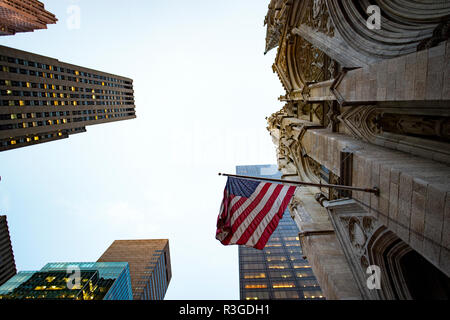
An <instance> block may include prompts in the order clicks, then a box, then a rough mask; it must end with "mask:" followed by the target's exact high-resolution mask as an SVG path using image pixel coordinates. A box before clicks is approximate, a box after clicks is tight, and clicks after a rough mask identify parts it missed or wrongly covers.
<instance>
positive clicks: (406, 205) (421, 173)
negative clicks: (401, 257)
mask: <svg viewBox="0 0 450 320" xmlns="http://www.w3.org/2000/svg"><path fill="white" fill-rule="evenodd" d="M303 145H304V147H305V151H306V152H307V154H308V155H309V156H310V157H312V158H313V159H314V160H316V161H318V162H320V163H322V164H323V165H324V166H326V167H327V168H328V169H330V170H332V171H333V172H334V173H336V174H338V173H339V168H340V163H339V161H340V158H339V152H340V151H342V150H344V149H346V150H347V152H348V151H349V150H352V151H353V179H352V180H353V185H354V186H358V187H374V186H378V187H379V188H380V196H379V197H377V196H375V195H373V194H369V193H362V192H353V198H354V199H355V200H357V201H359V202H360V203H361V204H362V205H363V206H365V207H366V208H367V209H368V211H369V212H370V213H371V214H372V215H373V216H375V217H376V218H378V219H380V221H383V223H384V224H385V225H386V226H387V227H388V228H389V229H390V230H391V231H393V232H394V233H396V234H397V235H398V236H399V237H400V238H401V239H402V240H403V241H405V242H406V243H408V244H409V245H410V246H411V247H412V248H413V249H414V250H416V251H417V252H419V253H420V254H422V255H423V256H424V257H425V258H426V259H427V260H429V261H430V262H431V263H432V264H434V265H435V266H436V267H438V268H439V269H440V270H441V271H443V272H444V273H445V274H447V275H450V252H449V248H450V182H449V178H450V167H448V166H446V165H444V164H440V163H438V162H435V161H433V160H428V159H422V158H419V157H414V156H411V155H409V154H406V153H403V152H401V151H394V150H389V149H387V148H383V147H379V146H374V145H371V144H368V143H365V142H362V141H358V140H355V139H353V138H351V137H348V136H345V135H343V134H339V133H332V132H329V131H327V130H324V129H311V130H308V131H307V133H306V134H305V135H304V138H303Z"/></svg>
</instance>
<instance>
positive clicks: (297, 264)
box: [293, 262, 311, 269]
mask: <svg viewBox="0 0 450 320" xmlns="http://www.w3.org/2000/svg"><path fill="white" fill-rule="evenodd" d="M293 265H294V269H300V268H311V266H310V265H308V264H307V263H305V262H295V263H294V264H293Z"/></svg>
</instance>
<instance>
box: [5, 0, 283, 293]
mask: <svg viewBox="0 0 450 320" xmlns="http://www.w3.org/2000/svg"><path fill="white" fill-rule="evenodd" d="M43 2H44V3H45V6H46V9H47V10H49V11H51V12H53V13H54V14H56V16H57V17H58V19H59V21H58V23H57V24H56V25H50V26H49V29H48V30H42V31H35V32H34V33H26V34H18V35H15V36H13V37H1V38H0V43H1V44H2V45H5V46H9V47H13V48H17V49H21V50H26V51H30V52H33V53H37V54H41V55H45V56H50V57H53V58H57V59H59V60H61V61H64V62H68V63H72V64H75V65H80V66H84V67H89V68H93V69H97V70H101V71H105V72H109V73H113V74H118V75H122V76H126V77H130V78H132V79H133V80H134V90H135V100H136V111H137V117H138V118H137V119H135V120H129V121H120V122H116V123H111V124H105V125H98V126H92V127H87V132H86V133H82V134H79V135H73V136H71V137H70V138H69V139H65V140H61V141H58V142H51V143H44V144H41V145H38V146H33V147H28V148H21V149H17V150H13V151H8V152H3V153H0V175H1V176H2V181H1V182H0V210H1V211H0V212H1V214H6V215H7V216H8V221H9V227H10V231H11V236H12V242H13V249H14V254H15V257H16V264H17V267H18V269H19V270H35V269H40V268H41V267H43V266H44V264H45V263H47V262H53V261H55V262H56V261H95V260H96V259H97V258H98V257H99V256H100V255H101V253H102V252H103V251H104V250H105V249H106V248H107V247H108V246H109V245H110V244H111V242H112V241H113V240H115V239H149V238H150V239H151V238H168V239H170V250H171V259H172V271H173V278H172V281H171V284H170V286H169V290H168V293H167V295H166V299H239V279H238V255H237V247H235V246H232V247H224V246H222V245H221V244H220V243H219V242H218V241H217V240H215V238H214V236H215V224H216V220H217V215H218V210H219V207H220V202H221V200H222V195H223V188H224V186H225V182H226V181H225V179H224V178H222V177H218V176H217V173H218V172H229V173H233V172H234V171H235V166H236V165H246V164H267V163H275V162H276V158H275V148H274V146H273V144H272V142H271V139H270V136H269V133H268V132H267V130H266V126H267V124H266V121H265V117H266V116H269V115H270V114H272V113H273V112H275V111H277V110H279V109H280V107H281V104H280V102H278V101H277V97H278V96H279V95H280V94H282V92H283V90H282V87H281V85H280V83H279V80H278V79H277V77H276V75H275V74H273V73H272V69H271V65H272V63H273V61H274V57H275V51H276V50H273V51H272V52H270V53H269V54H268V55H267V56H264V55H263V52H264V39H265V29H264V26H263V23H264V17H265V14H266V12H267V6H268V3H269V1H268V0H267V1H265V0H220V1H219V0H191V1H186V0H164V1H154V0H130V1H110V0H95V1H88V0H78V1H75V0H73V1H70V0H44V1H43ZM71 5H77V6H78V7H79V8H80V9H81V25H80V28H79V29H74V30H70V29H69V28H68V25H67V21H68V17H69V15H68V13H67V9H68V8H69V7H70V6H71Z"/></svg>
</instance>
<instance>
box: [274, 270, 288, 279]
mask: <svg viewBox="0 0 450 320" xmlns="http://www.w3.org/2000/svg"><path fill="white" fill-rule="evenodd" d="M270 277H271V278H283V279H287V278H292V277H293V274H292V273H291V272H289V271H271V272H270Z"/></svg>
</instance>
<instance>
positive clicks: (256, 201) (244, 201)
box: [216, 177, 297, 250]
mask: <svg viewBox="0 0 450 320" xmlns="http://www.w3.org/2000/svg"><path fill="white" fill-rule="evenodd" d="M296 189H297V187H290V186H285V185H283V184H275V183H269V182H258V183H255V181H251V180H247V179H240V178H234V177H229V178H228V181H227V186H226V187H225V192H224V199H223V201H222V205H221V208H220V214H219V218H218V221H217V231H216V239H217V240H219V241H220V242H221V243H222V244H223V245H230V244H239V245H245V246H248V247H254V248H257V249H260V250H261V249H263V248H264V246H265V245H266V243H267V241H268V240H269V238H270V237H271V235H272V233H273V232H274V231H275V229H276V228H277V226H278V224H279V221H280V219H281V218H282V217H283V214H284V212H285V210H286V208H287V206H288V204H289V202H290V201H291V199H292V197H293V195H294V193H295V190H296Z"/></svg>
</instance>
